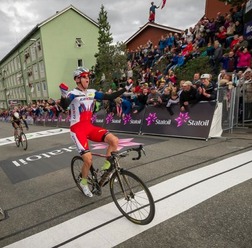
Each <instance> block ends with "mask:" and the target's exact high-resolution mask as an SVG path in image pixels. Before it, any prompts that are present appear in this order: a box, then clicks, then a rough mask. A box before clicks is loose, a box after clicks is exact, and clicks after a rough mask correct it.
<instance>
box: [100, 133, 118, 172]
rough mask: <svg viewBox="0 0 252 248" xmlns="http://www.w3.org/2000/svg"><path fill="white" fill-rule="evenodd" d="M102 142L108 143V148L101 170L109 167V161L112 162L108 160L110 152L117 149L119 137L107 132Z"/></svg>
mask: <svg viewBox="0 0 252 248" xmlns="http://www.w3.org/2000/svg"><path fill="white" fill-rule="evenodd" d="M104 142H106V143H107V144H108V148H107V153H106V156H107V160H106V161H105V163H104V165H103V166H102V170H108V169H109V168H110V166H111V162H112V161H110V156H111V152H113V151H117V148H118V142H119V139H118V137H116V136H115V135H114V134H112V133H108V134H107V135H106V136H105V139H104Z"/></svg>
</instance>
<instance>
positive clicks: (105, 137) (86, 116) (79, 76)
mask: <svg viewBox="0 0 252 248" xmlns="http://www.w3.org/2000/svg"><path fill="white" fill-rule="evenodd" d="M73 78H74V81H75V82H76V85H77V87H76V88H75V89H73V90H72V91H69V92H68V86H67V85H66V84H65V83H61V84H60V86H59V87H60V90H61V100H60V104H61V106H62V107H63V109H66V108H67V107H68V106H70V115H71V118H70V134H71V138H72V140H73V141H74V143H75V145H76V147H77V150H78V152H79V154H80V155H81V157H82V159H83V166H82V180H81V182H80V186H81V188H82V190H83V193H84V194H85V195H86V196H88V197H92V196H93V194H92V192H91V191H90V189H89V187H88V182H87V177H88V172H89V169H90V167H91V165H92V154H91V152H90V150H89V146H88V140H91V141H95V142H106V143H107V144H108V148H107V152H106V156H107V159H106V161H105V163H104V165H103V166H102V170H104V174H103V178H104V177H108V175H109V174H110V171H111V170H112V166H111V163H112V160H111V159H110V158H111V152H113V151H117V147H118V138H117V137H116V136H115V135H113V134H112V133H110V132H109V131H108V130H107V129H104V128H102V127H98V126H94V125H93V124H92V122H91V118H92V115H93V108H94V106H95V100H111V99H115V98H117V97H118V96H120V95H122V94H123V93H124V92H125V91H128V90H129V89H130V88H131V87H132V84H130V85H126V86H125V88H123V89H121V90H119V91H117V92H113V93H111V94H105V93H102V92H100V91H96V90H95V89H88V86H89V80H90V79H89V70H88V69H87V68H83V67H78V68H77V69H76V70H75V71H74V73H73ZM101 186H102V185H101Z"/></svg>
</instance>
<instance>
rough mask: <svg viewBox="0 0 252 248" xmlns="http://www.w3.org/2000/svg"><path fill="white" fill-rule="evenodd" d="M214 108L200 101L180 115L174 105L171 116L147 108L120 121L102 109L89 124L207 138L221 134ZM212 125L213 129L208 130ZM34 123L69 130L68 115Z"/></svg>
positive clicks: (161, 110) (120, 129) (112, 129)
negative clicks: (67, 128)
mask: <svg viewBox="0 0 252 248" xmlns="http://www.w3.org/2000/svg"><path fill="white" fill-rule="evenodd" d="M217 106H218V105H217V104H216V102H199V103H197V104H194V105H190V106H189V109H188V111H187V112H180V109H179V106H178V105H173V106H172V110H173V112H174V114H173V115H171V114H170V113H169V112H168V111H167V109H166V108H165V107H155V106H146V108H145V109H144V110H143V111H141V112H140V113H137V114H133V113H130V114H127V115H125V116H124V117H123V118H122V117H119V116H117V115H116V114H113V113H106V111H105V110H104V109H101V110H100V111H99V112H97V113H94V115H93V118H92V123H93V124H94V125H97V126H101V127H104V128H106V129H108V130H110V131H116V132H125V133H136V134H151V135H162V136H174V137H185V138H196V139H208V138H211V137H218V136H221V134H222V129H221V118H222V117H221V113H222V112H221V111H220V109H218V115H214V112H215V111H216V109H217ZM213 118H215V120H213ZM216 119H218V120H216ZM43 123H44V124H43ZM212 123H214V125H215V128H211V125H212ZM218 123H219V124H218ZM35 124H38V125H41V124H42V125H46V126H58V127H69V116H64V115H60V116H59V117H58V118H57V119H48V118H37V120H36V121H35ZM216 125H218V126H217V127H216ZM210 130H211V137H210V136H209V134H210ZM213 130H217V131H213Z"/></svg>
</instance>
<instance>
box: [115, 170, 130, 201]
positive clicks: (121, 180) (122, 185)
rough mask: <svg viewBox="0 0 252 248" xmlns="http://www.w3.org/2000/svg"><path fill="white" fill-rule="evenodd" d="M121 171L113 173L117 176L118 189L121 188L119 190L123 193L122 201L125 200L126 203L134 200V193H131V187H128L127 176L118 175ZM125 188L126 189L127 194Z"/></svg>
mask: <svg viewBox="0 0 252 248" xmlns="http://www.w3.org/2000/svg"><path fill="white" fill-rule="evenodd" d="M121 170H122V169H120V170H117V171H116V172H115V173H116V174H117V178H118V182H119V184H120V187H121V189H122V192H123V194H124V199H125V200H126V201H129V200H130V198H134V192H133V190H132V188H131V186H130V183H129V181H128V178H127V176H126V175H122V174H121V173H120V171H121ZM122 178H123V179H122ZM124 182H125V183H124ZM125 184H126V185H125ZM125 186H126V187H125ZM126 188H128V190H129V194H128V193H127V190H126Z"/></svg>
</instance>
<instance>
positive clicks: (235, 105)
mask: <svg viewBox="0 0 252 248" xmlns="http://www.w3.org/2000/svg"><path fill="white" fill-rule="evenodd" d="M238 90H239V89H238V88H237V87H230V86H220V87H219V88H218V94H217V101H218V102H219V103H222V129H223V130H232V129H233V127H234V126H235V125H237V124H238V114H237V113H238V109H239V96H238V94H237V92H238Z"/></svg>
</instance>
